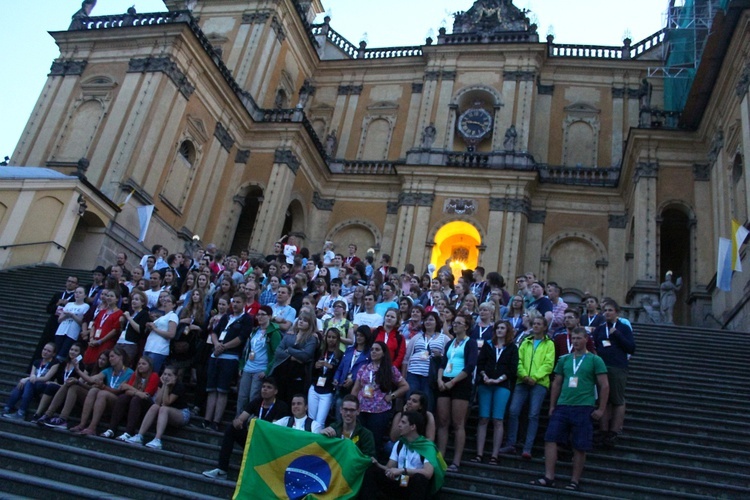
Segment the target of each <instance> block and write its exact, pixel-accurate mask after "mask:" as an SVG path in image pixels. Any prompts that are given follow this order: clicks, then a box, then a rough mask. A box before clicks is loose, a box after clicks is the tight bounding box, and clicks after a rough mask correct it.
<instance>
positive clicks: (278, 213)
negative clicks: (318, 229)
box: [250, 149, 300, 252]
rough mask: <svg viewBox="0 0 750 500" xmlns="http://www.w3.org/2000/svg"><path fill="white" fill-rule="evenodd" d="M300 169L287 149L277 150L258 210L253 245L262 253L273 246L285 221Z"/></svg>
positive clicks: (251, 244) (295, 158)
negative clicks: (295, 179)
mask: <svg viewBox="0 0 750 500" xmlns="http://www.w3.org/2000/svg"><path fill="white" fill-rule="evenodd" d="M299 168H300V162H299V159H298V158H297V157H296V156H295V154H294V153H293V152H292V151H290V150H288V149H277V150H276V154H275V156H274V162H273V167H272V168H271V175H270V176H269V178H268V187H267V188H266V190H265V192H264V193H263V204H262V205H261V207H260V210H259V211H258V219H257V222H256V227H255V229H254V230H253V236H252V240H251V242H250V247H251V248H255V249H257V250H259V251H261V252H266V251H267V249H269V248H272V247H273V243H274V241H276V240H277V239H278V237H279V236H280V234H279V231H280V230H281V227H282V226H283V224H284V214H285V213H286V209H287V207H288V206H289V203H290V202H291V197H292V186H293V185H294V178H295V176H296V175H297V171H298V170H299Z"/></svg>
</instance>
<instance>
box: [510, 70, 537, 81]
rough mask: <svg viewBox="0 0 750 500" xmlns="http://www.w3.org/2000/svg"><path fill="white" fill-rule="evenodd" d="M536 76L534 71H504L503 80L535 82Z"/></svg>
mask: <svg viewBox="0 0 750 500" xmlns="http://www.w3.org/2000/svg"><path fill="white" fill-rule="evenodd" d="M535 78H536V74H535V73H534V72H533V71H503V79H505V80H519V81H522V82H529V81H534V79H535Z"/></svg>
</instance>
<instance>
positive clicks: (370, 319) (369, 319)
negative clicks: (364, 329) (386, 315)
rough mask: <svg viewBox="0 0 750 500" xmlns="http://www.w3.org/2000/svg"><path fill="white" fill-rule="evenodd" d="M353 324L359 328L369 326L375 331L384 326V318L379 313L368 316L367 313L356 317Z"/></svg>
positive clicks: (358, 314)
mask: <svg viewBox="0 0 750 500" xmlns="http://www.w3.org/2000/svg"><path fill="white" fill-rule="evenodd" d="M352 323H354V324H355V325H357V326H361V325H367V326H369V327H370V328H371V329H373V330H374V329H375V328H377V327H379V326H380V325H382V324H383V316H381V315H380V314H378V313H372V314H368V313H367V312H361V313H357V314H355V315H354V321H352Z"/></svg>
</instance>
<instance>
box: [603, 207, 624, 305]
mask: <svg viewBox="0 0 750 500" xmlns="http://www.w3.org/2000/svg"><path fill="white" fill-rule="evenodd" d="M627 226H628V214H627V213H625V214H610V215H609V230H608V231H607V255H608V259H609V265H608V269H607V282H606V286H605V290H606V293H607V294H609V295H610V296H613V297H624V296H625V294H626V293H627V288H626V279H625V252H627Z"/></svg>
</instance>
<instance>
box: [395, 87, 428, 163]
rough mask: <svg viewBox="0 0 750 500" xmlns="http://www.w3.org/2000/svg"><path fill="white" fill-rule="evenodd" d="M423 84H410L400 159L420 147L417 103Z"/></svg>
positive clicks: (419, 100)
mask: <svg viewBox="0 0 750 500" xmlns="http://www.w3.org/2000/svg"><path fill="white" fill-rule="evenodd" d="M423 88H424V84H422V83H412V85H411V98H410V99H409V110H408V111H407V115H406V130H405V131H404V140H403V141H402V142H401V158H406V152H407V151H409V150H410V149H412V148H418V147H419V146H420V140H421V137H422V130H424V129H417V123H418V122H419V103H420V102H421V101H422V89H423Z"/></svg>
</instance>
